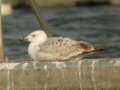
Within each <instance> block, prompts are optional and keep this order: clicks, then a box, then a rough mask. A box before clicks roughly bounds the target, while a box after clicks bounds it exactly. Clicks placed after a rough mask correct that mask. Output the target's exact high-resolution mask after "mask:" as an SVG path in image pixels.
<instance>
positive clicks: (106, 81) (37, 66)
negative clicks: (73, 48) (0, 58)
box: [0, 58, 120, 90]
mask: <svg viewBox="0 0 120 90" xmlns="http://www.w3.org/2000/svg"><path fill="white" fill-rule="evenodd" d="M98 89H99V90H119V89H120V59H119V58H116V59H85V60H81V61H76V62H33V61H30V62H25V63H1V64H0V90H98Z"/></svg>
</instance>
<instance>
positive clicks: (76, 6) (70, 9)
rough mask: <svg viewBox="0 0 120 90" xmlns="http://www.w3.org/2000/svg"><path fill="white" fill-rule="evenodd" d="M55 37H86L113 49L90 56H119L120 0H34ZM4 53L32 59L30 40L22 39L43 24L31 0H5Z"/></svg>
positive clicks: (10, 56) (86, 39) (89, 40)
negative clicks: (27, 41) (33, 9)
mask: <svg viewBox="0 0 120 90" xmlns="http://www.w3.org/2000/svg"><path fill="white" fill-rule="evenodd" d="M34 1H35V2H36V5H37V6H38V7H39V8H40V9H41V13H42V14H43V16H44V18H45V20H46V22H47V24H48V26H49V28H50V31H51V32H52V33H53V35H54V36H65V37H70V38H72V39H75V40H84V41H87V42H89V43H92V44H94V45H95V46H96V47H99V46H100V47H101V46H112V47H113V48H112V50H110V51H107V52H104V53H101V54H97V55H92V56H89V57H87V58H115V57H120V47H119V46H120V42H119V41H120V0H34ZM1 6H2V25H3V26H2V27H3V35H4V36H3V38H4V48H5V55H6V56H7V57H8V58H10V59H25V58H29V56H28V54H27V47H28V44H27V43H21V42H19V40H18V39H19V38H21V37H23V36H26V35H28V34H29V33H31V32H32V31H34V30H37V29H41V26H40V24H39V22H38V20H37V18H36V16H35V15H34V12H33V11H32V9H31V6H30V3H29V0H2V5H1Z"/></svg>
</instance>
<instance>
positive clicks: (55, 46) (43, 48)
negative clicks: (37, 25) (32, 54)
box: [38, 37, 94, 60]
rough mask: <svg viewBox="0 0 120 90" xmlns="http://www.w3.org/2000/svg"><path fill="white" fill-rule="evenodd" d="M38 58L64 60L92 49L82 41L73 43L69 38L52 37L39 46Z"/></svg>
mask: <svg viewBox="0 0 120 90" xmlns="http://www.w3.org/2000/svg"><path fill="white" fill-rule="evenodd" d="M39 47H40V49H39V53H38V54H39V55H38V56H39V58H43V59H48V60H50V59H51V60H66V59H69V58H70V57H73V56H77V55H80V54H82V53H84V52H87V51H90V50H93V49H94V47H93V46H92V45H91V44H89V43H87V42H84V41H75V40H72V39H69V38H65V37H64V38H63V37H53V38H49V39H48V40H47V41H46V42H45V43H43V44H40V45H39Z"/></svg>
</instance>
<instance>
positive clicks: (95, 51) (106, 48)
mask: <svg viewBox="0 0 120 90" xmlns="http://www.w3.org/2000/svg"><path fill="white" fill-rule="evenodd" d="M111 48H112V47H99V48H95V49H94V50H91V51H87V52H84V53H83V55H85V56H86V55H90V54H95V53H99V52H103V51H106V50H110V49H111Z"/></svg>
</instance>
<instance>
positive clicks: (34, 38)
mask: <svg viewBox="0 0 120 90" xmlns="http://www.w3.org/2000/svg"><path fill="white" fill-rule="evenodd" d="M22 40H23V41H27V42H41V43H42V42H44V41H46V40H47V35H46V33H45V32H44V31H41V30H37V31H34V32H32V33H30V34H29V35H28V36H26V37H24V38H23V39H22Z"/></svg>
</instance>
